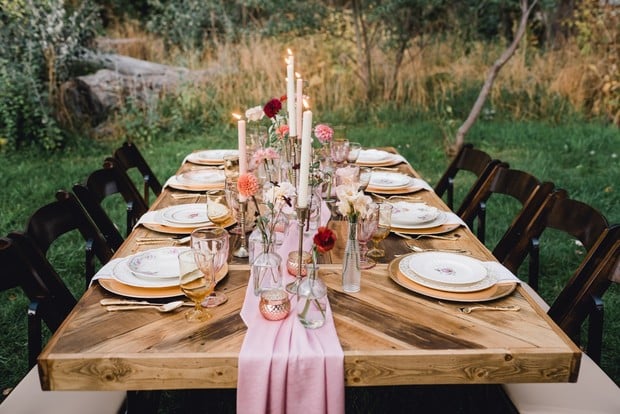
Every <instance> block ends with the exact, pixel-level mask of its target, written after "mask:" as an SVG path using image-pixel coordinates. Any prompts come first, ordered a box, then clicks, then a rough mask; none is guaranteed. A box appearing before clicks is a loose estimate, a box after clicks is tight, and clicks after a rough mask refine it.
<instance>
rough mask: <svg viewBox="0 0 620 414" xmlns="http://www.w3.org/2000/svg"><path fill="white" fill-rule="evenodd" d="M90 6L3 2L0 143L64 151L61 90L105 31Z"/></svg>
mask: <svg viewBox="0 0 620 414" xmlns="http://www.w3.org/2000/svg"><path fill="white" fill-rule="evenodd" d="M96 11H97V10H96V8H95V7H94V6H93V5H92V4H91V3H90V1H88V0H87V1H84V2H80V5H79V6H78V7H77V8H75V9H74V8H72V7H70V6H66V5H65V3H64V1H63V0H31V1H24V0H22V1H7V0H2V8H1V9H0V43H1V44H2V45H3V47H2V48H0V63H1V66H0V67H1V68H2V69H0V138H4V139H5V140H6V141H7V142H8V144H9V146H11V147H19V146H23V145H26V144H34V145H37V146H40V147H43V148H45V149H54V148H57V147H59V146H61V145H62V142H63V140H64V138H65V137H64V134H63V132H62V130H61V122H59V120H60V119H62V106H61V103H60V102H59V100H58V95H57V91H58V86H59V85H60V83H61V82H63V81H64V80H66V79H68V77H69V76H70V74H71V67H72V62H74V61H75V58H77V57H78V56H79V54H80V53H82V52H83V51H84V50H85V48H86V46H87V45H89V44H90V42H91V41H92V40H93V39H94V36H95V31H96V29H97V28H98V27H99V25H98V15H97V13H96Z"/></svg>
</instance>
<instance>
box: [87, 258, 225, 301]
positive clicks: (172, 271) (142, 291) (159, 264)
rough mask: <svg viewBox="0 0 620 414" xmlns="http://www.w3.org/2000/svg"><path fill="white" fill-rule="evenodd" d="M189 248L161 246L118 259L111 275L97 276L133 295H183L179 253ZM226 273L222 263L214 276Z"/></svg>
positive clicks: (109, 286)
mask: <svg viewBox="0 0 620 414" xmlns="http://www.w3.org/2000/svg"><path fill="white" fill-rule="evenodd" d="M189 249H190V248H189V247H161V248H158V249H153V250H148V251H145V252H142V253H138V254H136V255H133V256H129V257H126V258H123V259H121V260H119V261H118V262H117V263H116V265H115V266H114V267H113V268H112V274H111V278H102V279H98V280H99V284H100V285H101V286H102V287H103V288H104V289H106V290H108V291H110V292H112V293H116V294H118V295H123V296H130V297H134V298H167V297H172V296H180V295H182V294H183V292H182V291H181V289H180V288H179V262H178V259H177V257H178V255H179V253H180V252H182V251H185V250H189ZM227 272H228V267H227V266H225V267H224V269H222V271H221V272H220V273H219V274H218V275H216V279H217V280H218V281H219V280H221V279H222V278H223V277H224V276H225V275H226V273H227Z"/></svg>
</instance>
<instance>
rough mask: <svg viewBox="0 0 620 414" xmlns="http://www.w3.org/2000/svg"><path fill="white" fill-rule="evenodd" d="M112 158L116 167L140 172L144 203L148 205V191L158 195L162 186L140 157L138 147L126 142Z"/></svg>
mask: <svg viewBox="0 0 620 414" xmlns="http://www.w3.org/2000/svg"><path fill="white" fill-rule="evenodd" d="M114 158H115V159H116V160H117V161H118V165H119V166H120V167H121V168H122V169H124V170H125V171H127V170H130V169H132V168H137V169H138V171H140V174H141V175H142V180H143V184H144V190H143V198H144V202H145V203H146V204H147V205H149V190H150V191H152V192H153V194H155V195H159V194H160V193H161V189H162V185H161V183H160V181H159V180H158V179H157V176H156V175H155V173H154V172H153V170H152V169H151V167H150V166H149V164H148V163H147V162H146V160H145V159H144V157H143V156H142V153H141V152H140V150H139V149H138V147H136V145H135V144H134V143H133V142H129V141H126V142H124V143H123V145H122V146H121V147H119V148H118V149H117V150H116V151H114Z"/></svg>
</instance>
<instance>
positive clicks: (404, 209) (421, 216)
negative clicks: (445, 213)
mask: <svg viewBox="0 0 620 414" xmlns="http://www.w3.org/2000/svg"><path fill="white" fill-rule="evenodd" d="M392 205H393V206H394V209H393V210H392V224H393V225H394V226H396V227H402V226H414V225H415V226H419V225H421V224H426V223H429V222H431V221H433V220H436V219H437V218H438V217H439V215H440V214H441V210H439V209H437V208H435V207H433V206H429V205H428V204H426V203H409V202H406V201H399V202H397V203H392Z"/></svg>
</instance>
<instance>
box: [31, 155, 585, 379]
mask: <svg viewBox="0 0 620 414" xmlns="http://www.w3.org/2000/svg"><path fill="white" fill-rule="evenodd" d="M390 150H392V151H393V149H390ZM396 168H397V169H398V170H399V171H401V172H405V173H408V174H411V175H416V174H415V172H414V171H413V170H412V169H411V167H410V166H409V165H408V164H400V165H398V166H396ZM171 192H178V191H176V190H170V189H164V191H163V192H162V194H161V195H160V197H159V198H158V199H157V200H156V201H155V203H154V204H153V206H152V209H159V208H163V207H166V206H169V205H173V204H179V203H186V202H188V201H187V200H175V199H174V198H172V197H171V195H170V194H171ZM416 196H420V197H422V199H423V200H424V201H425V202H427V203H429V204H431V205H434V206H436V207H438V208H442V209H447V208H446V206H445V204H444V203H443V202H442V201H441V200H440V199H439V198H438V197H437V196H436V195H435V194H434V193H433V192H429V191H421V192H418V193H416ZM200 201H203V202H204V199H203V200H200ZM329 227H330V228H332V229H334V230H335V231H336V233H337V235H338V242H337V244H336V247H335V248H334V250H332V251H331V252H330V253H329V254H327V255H323V256H322V257H321V260H320V261H321V262H322V263H323V264H322V265H321V272H320V275H321V277H322V278H323V280H324V281H325V282H326V284H327V285H328V288H329V293H328V295H329V299H330V304H331V307H332V310H333V313H334V320H335V324H336V329H337V332H338V336H339V339H340V342H341V345H342V348H343V350H344V355H345V360H344V373H343V375H344V376H345V382H346V385H347V386H380V385H404V384H482V383H485V384H490V383H512V382H567V381H575V380H576V378H577V373H578V368H579V362H580V357H581V353H580V351H579V349H578V348H577V347H576V346H575V345H574V344H573V343H572V342H571V341H570V340H569V339H568V337H567V336H566V335H564V333H563V332H562V331H561V330H560V329H559V328H558V327H557V326H556V325H555V324H554V323H553V322H552V321H551V320H550V318H548V317H547V315H546V314H545V311H544V310H543V309H541V308H540V307H539V306H538V305H537V304H536V303H535V302H534V301H533V300H532V299H531V297H529V295H528V294H527V292H526V291H525V290H523V289H522V288H520V287H518V288H517V290H516V291H515V292H514V293H513V294H511V295H509V296H507V297H505V298H502V299H499V300H496V301H494V302H492V304H497V305H518V306H520V307H521V311H519V312H484V311H482V312H473V313H471V314H464V313H462V312H460V311H459V309H458V308H459V307H460V306H462V304H459V303H457V302H448V301H439V300H435V299H431V298H428V297H425V296H422V295H418V294H415V293H413V292H411V291H409V290H407V289H405V288H402V287H401V286H399V285H397V284H396V283H395V282H393V281H392V280H391V279H390V278H389V275H388V271H387V263H389V262H390V261H391V260H393V258H394V257H395V255H400V254H405V253H408V252H409V250H408V249H407V248H406V246H405V243H404V242H403V239H402V238H400V237H398V236H396V235H394V234H391V235H390V236H389V237H388V238H387V239H386V240H385V241H384V243H385V247H386V251H387V255H386V257H385V258H383V259H380V260H379V264H378V265H377V266H376V267H375V268H373V269H370V270H368V271H364V272H363V274H362V289H361V291H360V292H358V293H355V294H346V293H344V292H343V291H342V289H341V272H340V269H341V263H342V260H341V257H342V252H343V250H344V242H345V241H346V228H347V226H346V222H344V221H342V219H341V218H338V217H336V216H334V217H333V219H332V221H330V223H329ZM450 234H459V235H460V237H459V239H458V241H445V240H434V239H421V240H418V241H416V242H415V244H416V245H418V246H420V247H423V248H463V249H467V250H469V251H470V252H471V255H472V257H476V258H479V259H482V260H493V256H492V255H491V253H490V252H489V251H488V250H487V249H486V248H485V247H484V245H482V244H481V243H480V242H479V241H478V240H477V239H476V238H475V236H474V235H473V234H472V233H471V232H470V231H469V230H468V229H466V228H459V229H457V230H455V231H453V232H451V233H450ZM149 236H161V234H158V233H155V232H152V231H150V230H148V229H145V228H143V227H138V228H136V229H135V230H134V231H133V232H132V233H131V235H130V236H129V237H128V238H127V240H126V241H125V243H124V244H123V246H122V247H121V249H120V250H119V251H118V252H117V254H116V256H117V257H124V256H127V255H130V254H133V253H136V252H138V251H143V250H148V249H152V248H154V247H161V246H164V245H165V244H161V245H155V246H154V245H138V244H137V243H136V242H135V240H136V238H137V237H149ZM234 240H235V238H233V240H232V242H233V243H234ZM293 248H294V247H293V246H292V247H291V249H293ZM249 274H250V272H249V266H248V264H247V259H236V258H231V261H230V265H229V274H228V276H227V277H225V278H224V279H223V280H222V281H221V282H220V283H219V284H218V287H217V289H218V290H222V291H224V292H225V293H226V295H227V296H228V298H229V299H228V302H227V303H226V304H224V305H222V306H220V307H217V308H214V309H210V312H211V313H212V314H213V318H212V319H210V320H208V321H206V322H201V323H188V322H186V321H185V319H184V317H183V314H182V313H183V311H182V310H177V311H175V312H172V313H169V314H161V313H158V312H156V311H154V310H139V311H131V312H107V311H106V310H105V309H104V308H103V307H102V306H101V305H100V304H99V300H100V299H102V298H104V297H114V295H113V294H111V293H108V292H107V291H105V290H104V289H102V288H101V287H100V286H98V285H97V284H94V285H93V286H92V287H91V288H89V289H88V290H87V292H86V293H85V294H84V296H83V297H82V298H81V299H80V301H79V303H78V305H77V306H76V307H75V309H74V310H73V312H72V313H71V314H70V316H69V317H68V318H67V320H65V322H64V323H63V325H62V326H61V327H60V329H58V331H57V332H56V334H55V335H54V336H53V337H52V338H51V340H50V341H49V343H48V345H47V347H46V348H45V349H44V351H43V352H42V353H41V355H40V357H39V371H40V373H41V382H42V387H43V388H44V389H52V390H163V389H194V388H235V387H236V384H237V362H238V356H239V352H240V349H241V345H242V343H243V339H244V335H245V332H246V327H245V325H244V323H243V321H242V320H241V318H240V316H239V312H240V309H241V306H242V304H243V299H244V295H245V290H246V285H247V283H248V279H249ZM290 317H295V316H294V315H291V316H290Z"/></svg>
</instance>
